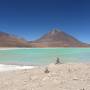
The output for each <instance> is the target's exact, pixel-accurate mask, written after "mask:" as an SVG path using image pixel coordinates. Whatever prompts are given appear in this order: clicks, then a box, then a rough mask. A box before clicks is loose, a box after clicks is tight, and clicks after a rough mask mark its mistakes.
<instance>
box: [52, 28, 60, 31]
mask: <svg viewBox="0 0 90 90" xmlns="http://www.w3.org/2000/svg"><path fill="white" fill-rule="evenodd" d="M51 32H61V30H60V29H58V28H54V29H52V30H51Z"/></svg>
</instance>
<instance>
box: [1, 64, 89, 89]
mask: <svg viewBox="0 0 90 90" xmlns="http://www.w3.org/2000/svg"><path fill="white" fill-rule="evenodd" d="M46 67H47V68H48V71H49V72H47V73H45V70H46ZM46 67H37V68H33V69H24V70H13V71H3V72H0V90H90V63H71V64H70V63H69V64H57V65H56V64H50V65H48V66H46Z"/></svg>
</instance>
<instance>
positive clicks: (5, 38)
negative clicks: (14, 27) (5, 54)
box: [0, 32, 31, 47]
mask: <svg viewBox="0 0 90 90" xmlns="http://www.w3.org/2000/svg"><path fill="white" fill-rule="evenodd" d="M0 47H31V45H30V43H28V41H26V40H24V39H21V38H18V37H16V36H14V35H10V34H8V33H5V32H0Z"/></svg>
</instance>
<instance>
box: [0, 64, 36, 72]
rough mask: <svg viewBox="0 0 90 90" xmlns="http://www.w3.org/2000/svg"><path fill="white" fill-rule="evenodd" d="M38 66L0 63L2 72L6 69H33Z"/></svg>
mask: <svg viewBox="0 0 90 90" xmlns="http://www.w3.org/2000/svg"><path fill="white" fill-rule="evenodd" d="M36 67H37V66H31V65H30V66H29V65H12V64H0V72H4V71H14V70H23V69H33V68H36Z"/></svg>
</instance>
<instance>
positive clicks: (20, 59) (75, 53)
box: [0, 48, 90, 65]
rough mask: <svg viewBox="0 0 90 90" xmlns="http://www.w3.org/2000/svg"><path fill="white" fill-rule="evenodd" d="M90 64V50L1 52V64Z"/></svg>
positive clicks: (38, 49) (39, 49)
mask: <svg viewBox="0 0 90 90" xmlns="http://www.w3.org/2000/svg"><path fill="white" fill-rule="evenodd" d="M57 57H59V58H60V60H61V61H62V62H63V63H69V62H70V63H72V62H90V48H30V49H14V50H0V63H12V64H14V63H19V64H20V63H21V64H32V65H43V64H49V63H52V62H55V60H56V58H57Z"/></svg>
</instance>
